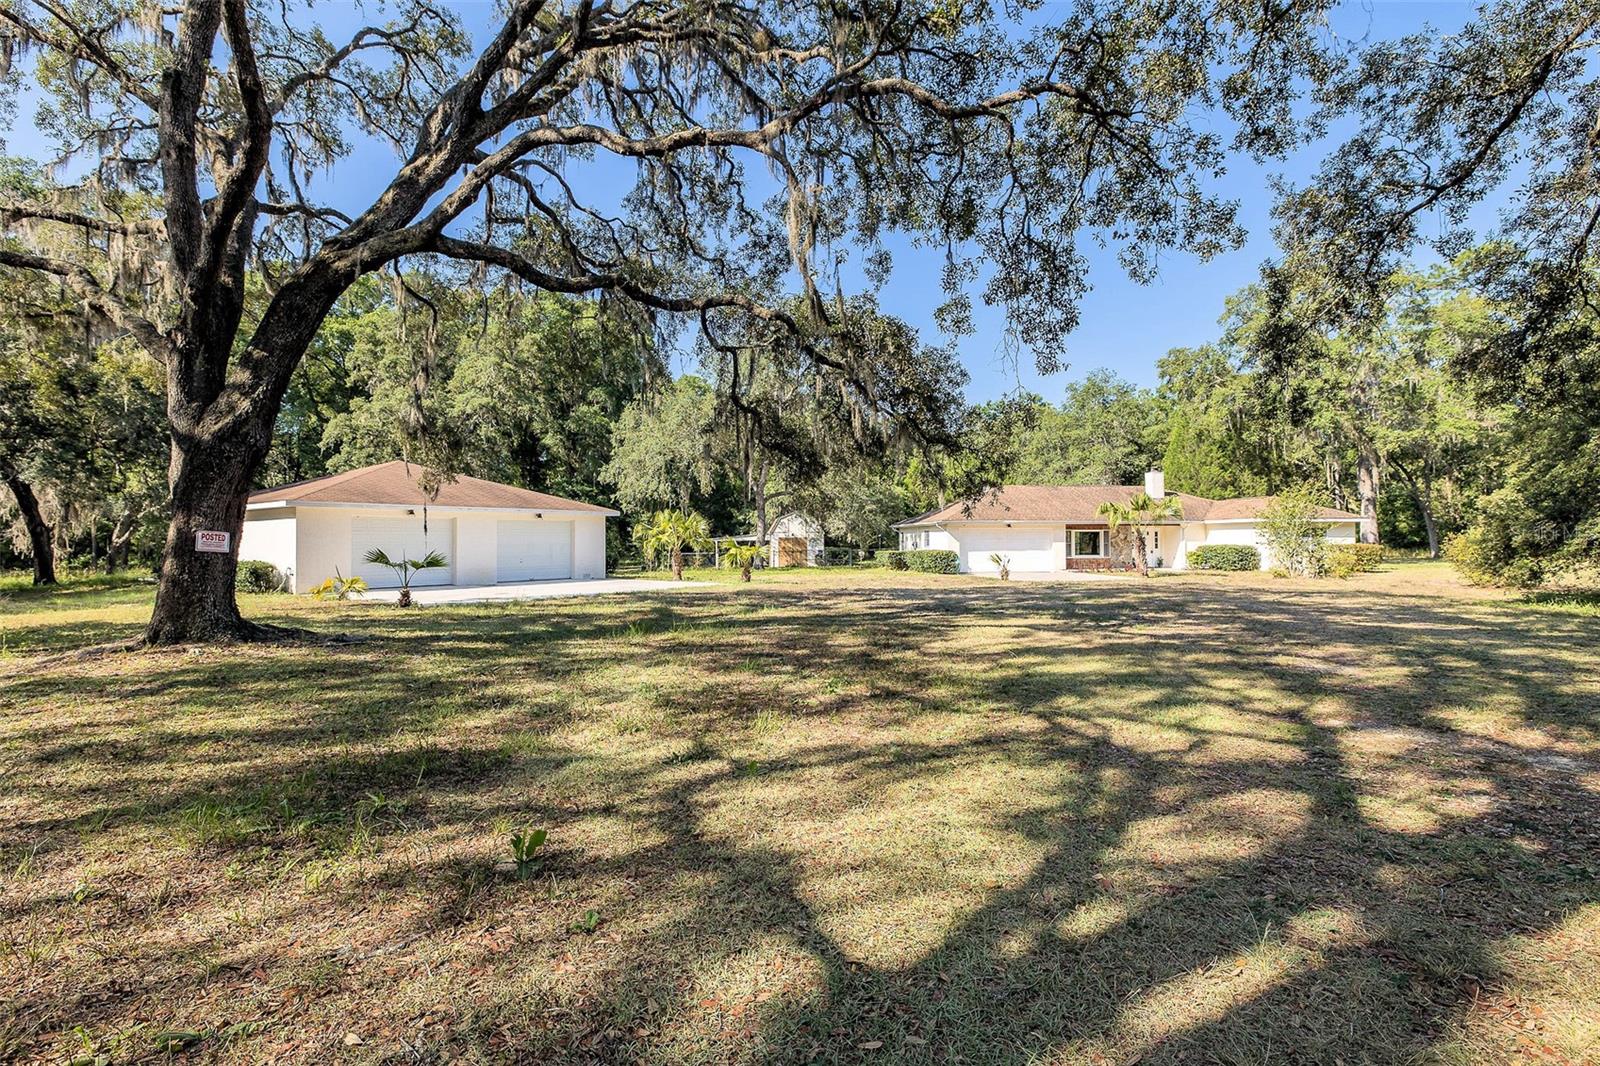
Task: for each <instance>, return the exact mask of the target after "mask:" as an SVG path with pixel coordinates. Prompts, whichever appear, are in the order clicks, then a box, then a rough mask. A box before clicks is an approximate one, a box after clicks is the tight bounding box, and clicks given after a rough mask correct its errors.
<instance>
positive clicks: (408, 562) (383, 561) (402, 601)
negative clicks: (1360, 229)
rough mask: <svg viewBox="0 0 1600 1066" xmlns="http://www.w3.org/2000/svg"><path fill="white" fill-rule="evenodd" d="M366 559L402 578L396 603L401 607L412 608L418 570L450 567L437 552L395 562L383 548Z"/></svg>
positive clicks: (368, 555) (372, 551)
mask: <svg viewBox="0 0 1600 1066" xmlns="http://www.w3.org/2000/svg"><path fill="white" fill-rule="evenodd" d="M364 558H365V559H366V561H367V562H369V563H373V564H376V565H377V566H387V567H388V568H389V569H390V570H393V571H394V572H395V574H396V575H397V576H398V577H399V578H400V598H399V600H398V601H396V602H398V603H399V605H400V606H401V607H410V606H411V578H412V577H413V576H414V575H415V574H416V572H417V571H418V570H438V569H440V568H442V567H446V566H449V565H450V563H449V561H448V560H446V559H445V557H444V554H443V553H442V552H436V551H432V552H429V553H428V554H427V555H424V556H423V557H422V558H420V559H404V558H402V559H399V560H395V559H391V558H389V553H388V552H386V551H384V550H383V549H382V548H373V549H372V550H371V551H369V552H367V554H366V555H365V556H364Z"/></svg>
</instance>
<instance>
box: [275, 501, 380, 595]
mask: <svg viewBox="0 0 1600 1066" xmlns="http://www.w3.org/2000/svg"><path fill="white" fill-rule="evenodd" d="M296 510H297V511H298V512H299V518H300V529H299V537H298V540H297V543H296V551H295V555H296V557H297V559H298V563H297V565H296V566H295V571H294V590H295V591H296V592H309V591H311V590H312V589H313V588H315V587H316V586H318V585H320V584H322V583H323V582H324V581H326V580H327V579H328V578H330V577H332V576H333V575H334V571H335V570H337V571H338V572H339V573H341V574H343V575H344V576H345V577H349V576H351V574H353V573H354V572H355V564H354V560H352V559H351V558H350V519H351V517H352V516H353V515H354V514H356V513H357V512H355V511H348V510H345V509H343V508H338V507H299V508H296ZM364 513H368V514H371V513H375V512H364Z"/></svg>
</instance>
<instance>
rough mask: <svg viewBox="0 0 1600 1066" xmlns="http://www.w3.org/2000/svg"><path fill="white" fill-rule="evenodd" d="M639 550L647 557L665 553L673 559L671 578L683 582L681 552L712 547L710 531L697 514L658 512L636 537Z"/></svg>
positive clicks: (704, 521)
mask: <svg viewBox="0 0 1600 1066" xmlns="http://www.w3.org/2000/svg"><path fill="white" fill-rule="evenodd" d="M639 546H640V547H641V548H643V549H644V551H645V553H646V554H648V555H659V554H660V553H661V552H666V553H668V555H670V556H671V558H672V576H673V577H675V578H677V579H678V580H679V581H682V580H683V552H684V549H686V548H696V549H701V550H704V549H705V548H708V547H710V546H711V527H710V526H709V525H707V524H706V520H705V519H704V518H702V517H701V516H699V515H697V514H688V513H686V512H684V511H657V512H656V513H655V514H653V515H651V516H650V520H649V521H648V522H646V523H645V525H644V527H643V528H642V530H641V531H640V533H639Z"/></svg>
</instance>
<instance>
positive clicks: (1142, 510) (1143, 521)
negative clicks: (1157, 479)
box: [1100, 491, 1183, 577]
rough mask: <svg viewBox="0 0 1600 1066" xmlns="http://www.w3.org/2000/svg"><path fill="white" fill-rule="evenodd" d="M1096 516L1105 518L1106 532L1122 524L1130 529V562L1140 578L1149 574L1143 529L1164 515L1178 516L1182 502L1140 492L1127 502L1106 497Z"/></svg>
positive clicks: (1173, 497)
mask: <svg viewBox="0 0 1600 1066" xmlns="http://www.w3.org/2000/svg"><path fill="white" fill-rule="evenodd" d="M1100 517H1102V518H1104V519H1105V520H1106V526H1107V529H1108V532H1110V533H1115V532H1116V531H1117V530H1118V529H1121V528H1122V527H1123V526H1128V527H1129V528H1131V529H1132V530H1133V561H1134V565H1136V566H1137V567H1138V568H1139V574H1140V576H1141V577H1149V576H1150V553H1149V552H1148V551H1146V550H1145V546H1144V533H1145V528H1146V527H1148V526H1153V525H1155V524H1156V523H1158V522H1160V521H1161V520H1162V519H1164V518H1182V517H1183V501H1182V500H1180V499H1178V497H1176V496H1162V497H1159V498H1158V497H1153V496H1151V495H1150V494H1149V493H1147V492H1144V491H1140V492H1139V493H1137V494H1136V495H1135V496H1134V497H1133V498H1132V499H1131V500H1129V501H1128V502H1127V503H1117V502H1115V501H1114V500H1107V501H1106V502H1105V503H1102V504H1101V505H1100Z"/></svg>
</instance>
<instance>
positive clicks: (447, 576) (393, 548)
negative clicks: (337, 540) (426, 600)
mask: <svg viewBox="0 0 1600 1066" xmlns="http://www.w3.org/2000/svg"><path fill="white" fill-rule="evenodd" d="M373 548H381V549H383V553H384V554H385V555H387V556H388V557H389V558H391V559H393V560H394V561H395V562H399V561H400V560H401V559H420V558H422V557H423V556H424V555H427V554H428V553H429V552H431V551H436V552H438V553H439V554H441V555H443V556H444V557H445V560H446V562H448V563H449V564H450V565H449V566H445V567H442V568H440V569H438V570H418V571H417V572H416V573H415V574H413V575H412V577H411V584H412V586H413V587H416V586H419V585H449V584H453V583H454V581H453V577H452V575H453V574H454V573H455V562H456V561H455V559H454V558H452V556H453V555H454V554H455V550H456V520H455V519H454V518H444V519H439V518H430V519H429V520H428V531H427V532H426V533H424V532H423V531H422V515H420V514H415V515H406V516H404V517H401V518H353V519H351V520H350V554H351V557H352V558H351V564H350V572H351V573H353V574H355V575H356V576H357V577H359V578H361V579H362V580H363V581H365V582H366V583H367V584H368V585H370V586H372V587H373V588H375V589H392V588H397V587H399V585H400V575H398V574H396V573H395V572H394V571H393V570H391V569H389V568H388V567H387V566H380V565H378V564H377V563H369V562H367V561H366V556H367V552H369V551H371V550H372V549H373Z"/></svg>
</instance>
